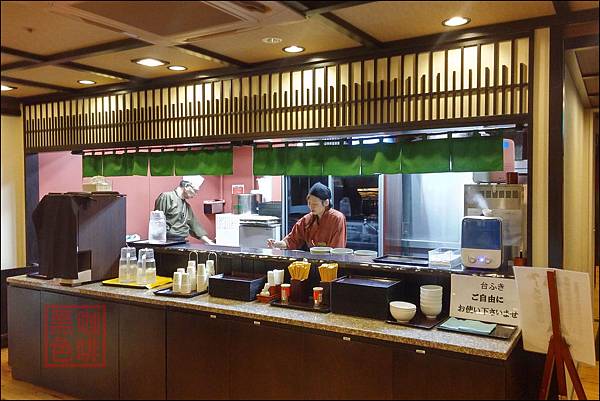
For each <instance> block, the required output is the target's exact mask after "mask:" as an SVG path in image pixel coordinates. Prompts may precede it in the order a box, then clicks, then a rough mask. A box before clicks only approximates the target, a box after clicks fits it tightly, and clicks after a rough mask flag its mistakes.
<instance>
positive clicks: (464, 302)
mask: <svg viewBox="0 0 600 401" xmlns="http://www.w3.org/2000/svg"><path fill="white" fill-rule="evenodd" d="M451 288H452V292H451V295H450V316H453V317H457V318H460V319H471V320H481V321H483V322H493V323H501V324H508V325H512V326H518V325H519V299H518V297H517V286H516V284H515V280H511V279H505V278H495V277H479V276H465V275H461V274H453V275H452V276H451Z"/></svg>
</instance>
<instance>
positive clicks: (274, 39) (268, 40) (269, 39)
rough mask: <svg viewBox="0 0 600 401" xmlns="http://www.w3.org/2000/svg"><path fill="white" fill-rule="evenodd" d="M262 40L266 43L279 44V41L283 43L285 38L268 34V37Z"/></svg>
mask: <svg viewBox="0 0 600 401" xmlns="http://www.w3.org/2000/svg"><path fill="white" fill-rule="evenodd" d="M262 41H263V42H264V43H268V44H270V45H275V44H277V43H281V42H283V39H281V38H278V37H275V36H268V37H266V38H262Z"/></svg>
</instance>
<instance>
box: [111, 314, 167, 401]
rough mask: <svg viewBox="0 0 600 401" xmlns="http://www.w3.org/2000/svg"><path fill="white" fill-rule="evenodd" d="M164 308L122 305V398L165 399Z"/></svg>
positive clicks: (120, 354)
mask: <svg viewBox="0 0 600 401" xmlns="http://www.w3.org/2000/svg"><path fill="white" fill-rule="evenodd" d="M165 340H166V330H165V309H164V308H159V309H156V308H151V307H142V306H135V305H125V304H120V305H119V396H120V398H121V399H122V400H144V399H145V400H149V399H152V400H164V399H165V397H166V393H167V390H166V374H167V370H166V360H165V355H166V345H165Z"/></svg>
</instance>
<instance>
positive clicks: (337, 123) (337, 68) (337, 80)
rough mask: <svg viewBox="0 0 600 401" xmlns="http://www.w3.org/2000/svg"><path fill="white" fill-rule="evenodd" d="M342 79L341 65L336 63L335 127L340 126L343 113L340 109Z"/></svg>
mask: <svg viewBox="0 0 600 401" xmlns="http://www.w3.org/2000/svg"><path fill="white" fill-rule="evenodd" d="M340 81H341V77H340V65H339V64H336V66H335V94H336V95H335V110H336V111H335V115H336V117H335V122H333V123H332V126H333V127H336V126H339V125H340V115H341V113H340V112H341V110H340Z"/></svg>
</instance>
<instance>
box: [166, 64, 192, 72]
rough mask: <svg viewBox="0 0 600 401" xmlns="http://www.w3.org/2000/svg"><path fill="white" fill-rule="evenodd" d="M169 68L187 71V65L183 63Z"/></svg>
mask: <svg viewBox="0 0 600 401" xmlns="http://www.w3.org/2000/svg"><path fill="white" fill-rule="evenodd" d="M167 68H168V69H169V70H171V71H185V70H187V67H184V66H182V65H170V66H168V67H167Z"/></svg>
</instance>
